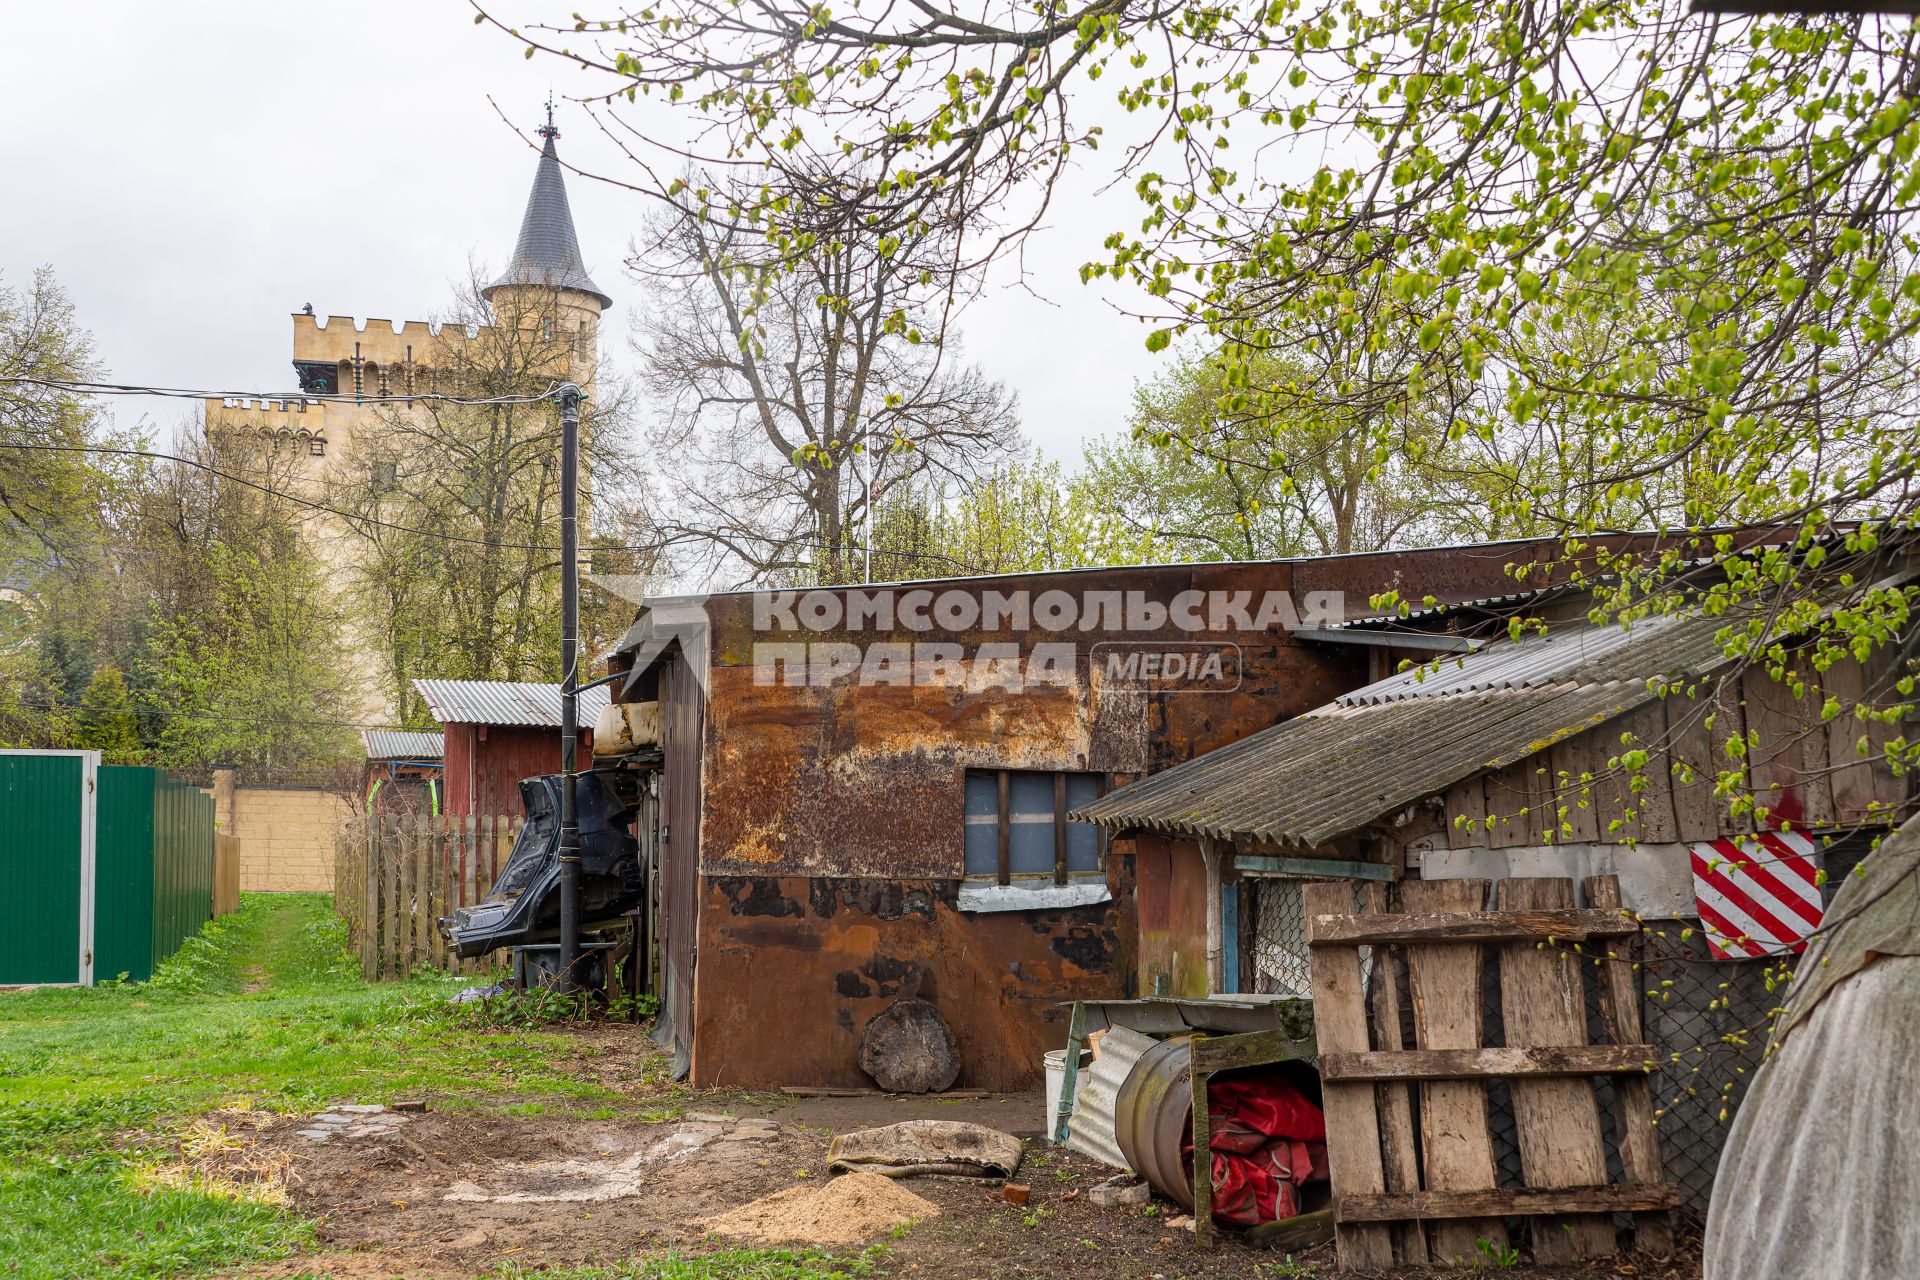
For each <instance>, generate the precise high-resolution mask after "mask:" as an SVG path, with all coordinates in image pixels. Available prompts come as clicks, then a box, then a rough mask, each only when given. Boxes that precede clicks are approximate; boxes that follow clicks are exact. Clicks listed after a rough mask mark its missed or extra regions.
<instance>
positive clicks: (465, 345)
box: [204, 104, 613, 723]
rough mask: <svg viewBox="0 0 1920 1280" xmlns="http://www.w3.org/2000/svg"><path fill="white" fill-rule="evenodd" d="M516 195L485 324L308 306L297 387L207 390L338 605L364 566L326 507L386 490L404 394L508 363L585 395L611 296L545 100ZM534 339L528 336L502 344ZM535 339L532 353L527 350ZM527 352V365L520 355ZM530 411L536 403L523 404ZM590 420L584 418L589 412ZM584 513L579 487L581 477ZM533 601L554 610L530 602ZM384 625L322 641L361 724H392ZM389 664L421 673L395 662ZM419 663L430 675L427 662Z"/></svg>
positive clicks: (299, 328) (456, 389)
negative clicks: (584, 253) (286, 496)
mask: <svg viewBox="0 0 1920 1280" xmlns="http://www.w3.org/2000/svg"><path fill="white" fill-rule="evenodd" d="M539 133H540V136H541V137H542V138H543V139H544V145H543V146H542V147H541V150H540V158H539V161H538V163H537V164H536V166H535V169H534V175H533V189H532V191H531V192H530V193H529V194H528V196H527V204H526V210H525V212H524V214H523V215H522V217H521V221H520V235H519V239H518V241H517V242H516V243H515V245H514V251H513V258H512V261H511V262H509V263H508V265H507V269H506V270H505V271H504V272H503V273H502V274H501V275H500V276H499V278H498V279H496V280H494V281H493V282H492V283H491V284H488V285H486V286H485V287H484V288H482V289H481V291H480V293H481V296H482V298H484V299H485V301H486V303H487V306H488V309H489V310H490V311H491V312H492V316H491V321H492V323H491V325H490V326H487V327H474V326H473V324H472V321H471V320H470V319H469V320H467V321H466V323H462V322H461V321H460V320H455V321H453V322H450V323H446V324H438V323H429V322H425V321H420V320H409V321H406V322H405V323H404V324H399V325H396V324H393V323H392V322H390V321H387V320H380V319H368V320H364V321H361V320H355V319H354V318H353V317H351V316H340V315H325V314H319V315H316V314H315V313H314V309H313V308H312V307H311V306H308V307H306V308H304V309H303V310H301V311H299V312H297V313H295V314H294V316H293V318H292V319H293V351H292V355H293V368H294V373H295V375H296V377H297V380H298V386H299V390H298V391H297V392H289V393H288V394H287V395H286V396H284V397H270V398H268V399H264V400H209V401H207V402H206V403H205V406H204V410H205V423H206V431H207V434H208V436H209V438H211V439H214V440H216V441H219V442H222V443H223V444H228V445H233V446H237V447H236V448H235V449H234V451H233V453H232V454H231V458H232V461H231V463H230V465H232V466H234V467H235V468H237V469H240V468H247V469H258V470H261V471H263V472H265V473H266V474H268V475H270V476H272V477H273V483H274V484H275V485H276V487H282V488H284V489H285V490H286V491H287V492H290V493H292V494H294V495H295V496H297V497H299V498H301V499H303V500H305V501H307V502H309V503H313V504H316V505H313V506H309V507H306V508H303V509H301V510H299V511H297V512H296V513H295V516H294V518H295V519H297V520H298V522H299V525H300V532H301V534H302V536H303V537H305V538H307V539H308V541H309V542H310V544H311V545H312V546H313V548H314V550H315V553H316V554H317V555H318V557H319V559H320V561H321V563H322V565H323V566H324V568H325V570H326V572H327V573H328V574H329V576H330V577H331V578H333V579H335V580H336V581H337V582H338V583H339V584H340V592H341V596H340V599H341V601H342V603H343V605H346V606H349V607H353V608H358V607H360V606H359V605H358V604H355V603H354V602H353V601H352V599H351V597H350V596H349V594H348V588H349V585H350V584H351V583H353V582H354V580H355V578H356V576H357V575H360V574H362V572H363V570H364V568H365V565H366V563H367V561H366V559H365V557H366V556H367V554H368V552H367V547H366V543H365V540H364V538H363V536H362V535H361V534H360V533H358V532H356V530H355V528H354V527H353V525H352V523H351V521H350V520H348V519H345V518H341V517H339V516H338V515H337V514H335V513H333V512H330V511H329V510H327V509H326V508H327V507H328V506H330V505H334V504H338V503H341V502H351V501H355V500H356V499H357V500H359V501H363V502H364V501H366V500H367V499H369V498H371V499H372V500H373V501H375V502H379V501H381V498H380V495H381V494H382V493H385V492H392V491H393V488H394V486H395V485H396V484H398V483H400V482H401V480H402V478H403V477H404V474H405V471H406V468H407V460H406V459H405V458H404V457H396V456H395V452H394V445H393V441H394V440H395V438H396V432H395V430H394V426H395V422H396V415H430V414H431V413H433V411H434V410H433V406H425V405H413V404H411V403H410V402H409V401H408V400H407V397H411V396H416V395H421V394H425V393H432V392H441V393H449V394H454V395H459V394H463V393H465V392H466V391H467V390H468V382H467V379H469V378H470V377H472V376H474V375H475V373H476V371H478V372H479V374H480V376H482V377H486V376H487V375H489V374H492V373H497V372H498V371H499V370H500V369H503V368H508V367H511V368H513V369H514V370H516V371H518V372H519V373H531V374H534V375H536V376H535V377H534V378H532V380H531V381H532V382H533V385H534V388H535V389H538V388H539V386H541V385H544V384H545V383H546V382H547V381H548V380H549V379H550V380H552V381H555V382H557V381H560V380H562V379H571V380H572V381H574V382H577V383H579V384H580V386H581V389H582V390H583V391H585V392H586V393H587V395H588V397H589V400H590V402H591V397H592V396H593V390H594V378H595V373H596V371H597V365H598V355H599V346H598V343H599V326H600V316H601V314H602V313H603V312H604V311H605V310H606V309H607V308H608V307H610V306H611V305H613V300H612V299H611V298H609V297H608V296H607V295H606V294H605V293H603V292H602V291H601V290H600V287H599V286H598V285H596V284H595V283H594V282H593V279H592V277H591V276H589V275H588V274H587V269H586V264H585V262H584V260H583V259H582V257H581V254H580V240H579V236H578V234H577V233H576V232H575V230H574V225H573V211H572V209H571V208H570V207H569V205H568V202H567V188H566V180H565V177H564V176H563V172H562V170H561V168H560V158H559V153H558V151H557V150H556V148H555V140H556V139H558V138H559V136H560V131H559V130H558V129H557V128H555V127H554V124H553V107H552V104H549V105H548V108H547V123H546V124H545V125H544V126H543V127H542V128H541V129H540V130H539ZM509 331H511V333H512V334H513V338H520V339H525V338H528V337H533V338H536V339H537V341H531V342H530V341H514V340H513V339H512V338H508V337H507V336H506V335H507V334H508V332H509ZM536 348H537V349H539V350H538V351H537V354H535V355H531V356H529V355H527V354H526V353H527V352H529V351H530V350H534V349H536ZM522 359H526V360H529V361H530V364H529V365H522V364H520V363H518V362H519V361H520V360H522ZM524 412H526V413H528V414H537V413H541V412H548V410H545V409H534V408H529V409H525V410H524ZM588 421H589V422H591V421H592V418H591V416H589V419H588ZM581 502H582V506H581V510H582V514H583V516H584V515H585V513H586V511H587V510H588V509H589V508H588V504H589V503H590V502H591V490H590V489H589V488H587V487H585V486H583V490H582V495H581ZM538 607H541V608H548V607H552V606H551V605H550V603H549V602H545V601H542V602H541V603H540V604H539V605H538ZM388 638H389V637H388V636H387V635H386V633H384V632H383V630H382V628H381V627H380V626H379V625H378V624H376V623H374V622H371V621H369V620H368V619H366V618H365V617H359V616H356V617H354V618H353V619H352V620H350V622H349V624H348V627H347V629H346V631H345V632H343V634H342V635H340V636H338V637H334V638H333V641H334V642H335V643H337V644H339V645H340V647H341V648H342V650H343V653H342V659H341V660H342V662H343V663H345V664H347V665H348V666H349V667H350V668H351V670H352V672H353V674H354V678H355V683H356V684H357V685H359V686H360V689H361V707H360V710H359V714H360V716H361V717H362V718H364V719H365V720H366V721H367V722H368V723H392V717H393V716H394V715H395V712H396V708H395V706H394V705H393V690H394V689H395V687H396V683H397V675H396V668H397V667H398V666H399V665H401V664H400V662H399V661H398V660H396V659H394V658H393V656H392V655H391V653H390V652H389V651H388V649H387V640H388ZM399 674H420V673H417V672H414V673H399ZM426 674H435V673H432V672H428V673H426Z"/></svg>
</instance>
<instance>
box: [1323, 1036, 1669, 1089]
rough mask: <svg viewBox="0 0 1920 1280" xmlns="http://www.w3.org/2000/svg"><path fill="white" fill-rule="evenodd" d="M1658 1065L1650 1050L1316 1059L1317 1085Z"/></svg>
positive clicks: (1572, 1048)
mask: <svg viewBox="0 0 1920 1280" xmlns="http://www.w3.org/2000/svg"><path fill="white" fill-rule="evenodd" d="M1659 1060H1660V1051H1659V1050H1658V1049H1657V1048H1655V1047H1654V1046H1653V1045H1650V1044H1596V1045H1566V1046H1560V1047H1554V1046H1548V1045H1540V1046H1535V1047H1532V1048H1520V1047H1513V1046H1509V1047H1502V1048H1494V1049H1399V1050H1379V1049H1377V1050H1375V1051H1374V1052H1372V1053H1327V1054H1322V1055H1321V1056H1320V1078H1321V1079H1322V1080H1486V1079H1514V1078H1518V1077H1523V1076H1528V1077H1538V1076H1610V1075H1629V1074H1630V1075H1645V1074H1647V1072H1649V1071H1651V1070H1652V1069H1653V1068H1654V1067H1655V1066H1656V1065H1657V1064H1658V1063H1659Z"/></svg>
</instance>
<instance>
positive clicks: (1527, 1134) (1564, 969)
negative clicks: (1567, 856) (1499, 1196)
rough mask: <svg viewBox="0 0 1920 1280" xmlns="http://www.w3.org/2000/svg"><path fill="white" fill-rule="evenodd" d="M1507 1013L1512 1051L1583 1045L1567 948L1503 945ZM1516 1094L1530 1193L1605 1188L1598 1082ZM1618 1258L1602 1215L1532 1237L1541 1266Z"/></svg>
mask: <svg viewBox="0 0 1920 1280" xmlns="http://www.w3.org/2000/svg"><path fill="white" fill-rule="evenodd" d="M1640 794H1641V795H1642V796H1643V797H1644V796H1645V795H1646V794H1647V793H1646V792H1644V791H1643V792H1641V793H1640ZM1644 812H1645V811H1643V815H1644ZM1670 821H1671V811H1669V822H1670ZM1498 893H1499V902H1500V905H1501V906H1502V907H1504V908H1506V909H1508V910H1544V911H1561V910H1571V909H1572V907H1573V882H1572V881H1571V880H1568V879H1565V878H1563V877H1551V878H1548V877H1541V878H1525V879H1521V878H1515V879H1510V880H1502V881H1501V882H1500V885H1499V890H1498ZM1500 1010H1501V1020H1502V1022H1503V1024H1504V1025H1505V1028H1506V1039H1507V1044H1508V1045H1509V1046H1513V1047H1520V1048H1535V1047H1541V1046H1580V1047H1582V1048H1584V1047H1586V1044H1587V1001H1586V996H1585V994H1584V992H1583V989H1582V987H1581V984H1580V970H1579V967H1578V962H1577V961H1576V960H1575V958H1574V954H1573V952H1571V951H1570V950H1566V949H1563V948H1557V947H1541V946H1537V945H1535V944H1533V943H1510V944H1508V945H1507V946H1504V947H1502V948H1501V949H1500ZM1512 1089H1513V1116H1514V1128H1515V1131H1516V1135H1517V1138H1518V1144H1519V1147H1520V1171H1521V1175H1522V1176H1523V1177H1524V1178H1525V1179H1526V1183H1527V1186H1528V1187H1530V1188H1535V1189H1550V1190H1551V1189H1558V1188H1561V1187H1590V1186H1597V1185H1600V1184H1602V1183H1604V1182H1606V1180H1607V1151H1606V1147H1605V1146H1603V1145H1602V1143H1601V1138H1600V1108H1599V1105H1598V1104H1597V1103H1596V1102H1595V1101H1594V1097H1593V1084H1592V1082H1591V1081H1589V1080H1577V1079H1569V1078H1566V1077H1564V1076H1560V1077H1541V1076H1522V1077H1519V1078H1517V1079H1515V1080H1514V1081H1513V1084H1512ZM1614 1252H1615V1240H1614V1234H1613V1223H1612V1221H1611V1220H1610V1219H1608V1218H1606V1217H1604V1216H1597V1215H1594V1214H1574V1215H1570V1216H1568V1217H1566V1218H1553V1219H1549V1220H1548V1221H1547V1222H1546V1223H1544V1224H1542V1226H1541V1227H1539V1228H1538V1229H1537V1230H1535V1231H1534V1232H1533V1256H1534V1260H1535V1261H1536V1262H1541V1263H1552V1264H1557V1263H1566V1262H1578V1261H1581V1260H1583V1259H1586V1258H1602V1257H1606V1256H1608V1255H1610V1254H1612V1253H1614Z"/></svg>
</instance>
